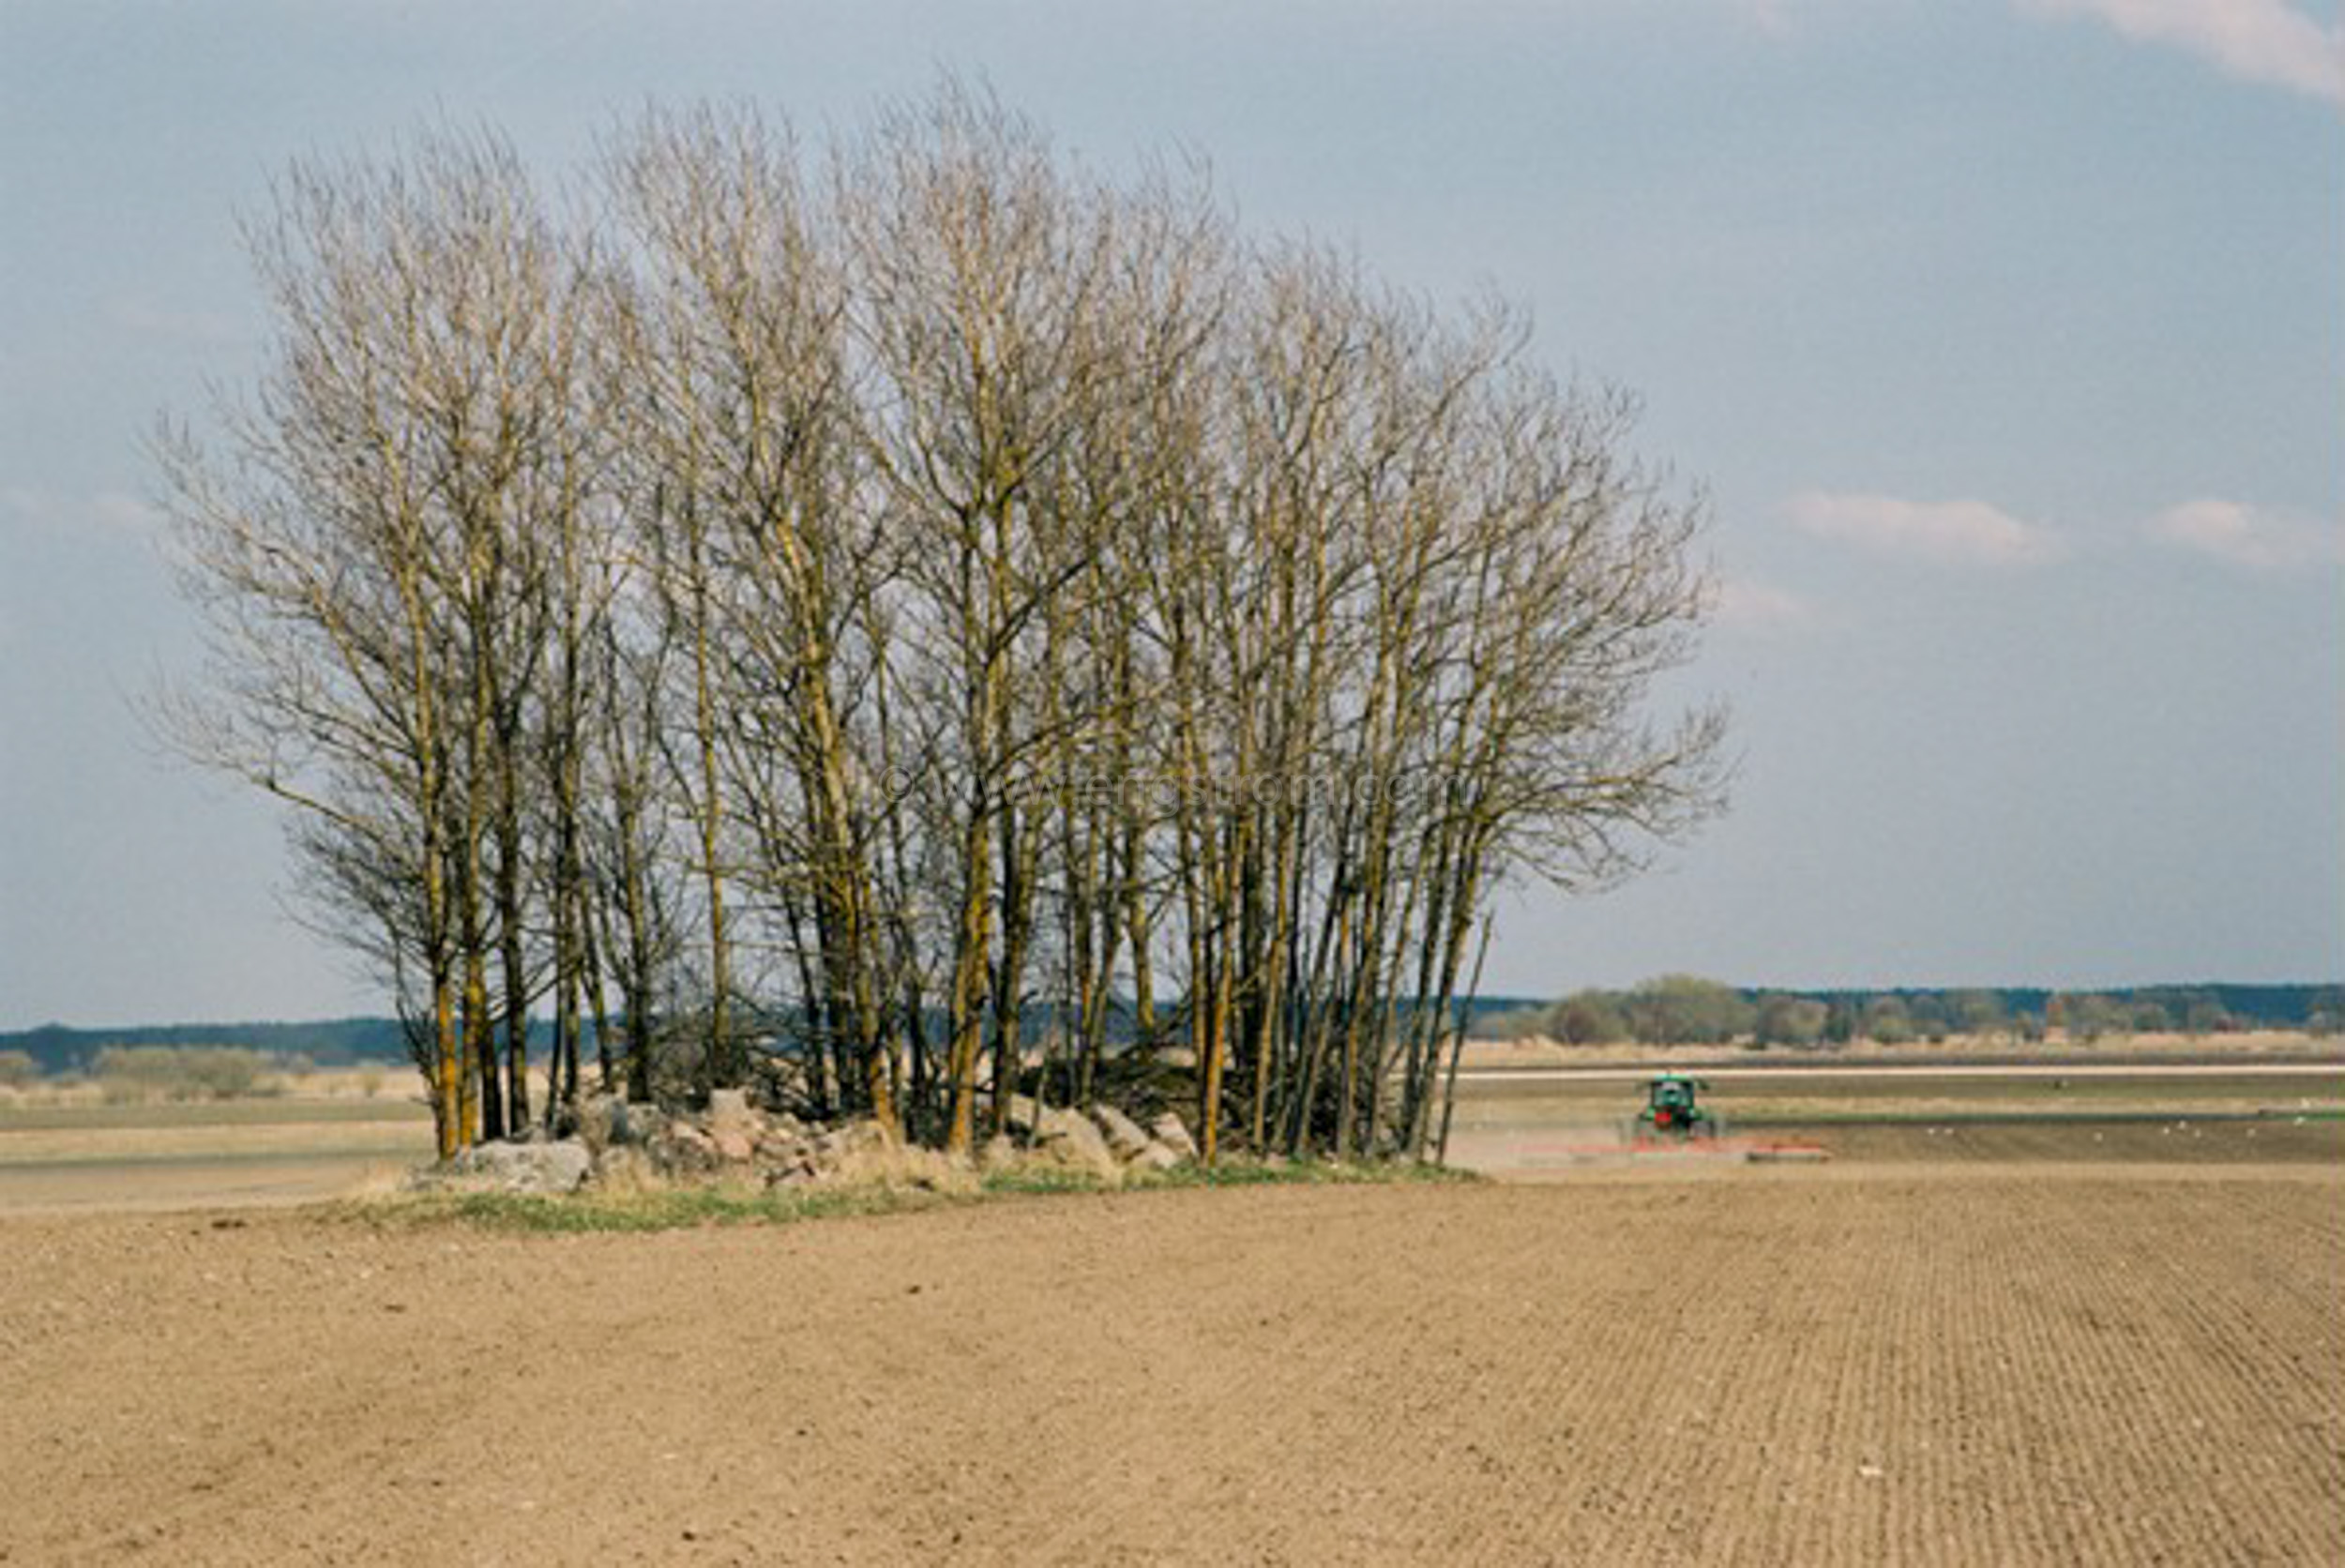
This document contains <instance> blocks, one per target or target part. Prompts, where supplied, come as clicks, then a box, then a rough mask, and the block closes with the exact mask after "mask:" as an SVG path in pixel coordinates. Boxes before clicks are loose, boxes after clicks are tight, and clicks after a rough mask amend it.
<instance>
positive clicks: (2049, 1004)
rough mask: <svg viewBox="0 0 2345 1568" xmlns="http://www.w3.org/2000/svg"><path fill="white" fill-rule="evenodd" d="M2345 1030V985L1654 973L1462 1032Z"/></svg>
mask: <svg viewBox="0 0 2345 1568" xmlns="http://www.w3.org/2000/svg"><path fill="white" fill-rule="evenodd" d="M2340 1028H2345V987H2340V986H2333V985H2332V986H2313V985H2288V986H2242V985H2226V984H2219V983H2211V984H2203V985H2189V986H2139V987H2126V988H2118V989H2111V990H2092V991H2087V990H2051V989H2047V988H2041V987H2001V988H1995V987H1960V988H1899V989H1895V990H1764V989H1753V988H1747V987H1734V986H1729V985H1726V984H1724V983H1722V982H1719V981H1716V980H1705V979H1702V978H1701V977H1699V976H1695V975H1685V974H1673V975H1663V976H1661V977H1659V978H1657V979H1653V980H1648V981H1645V982H1644V983H1642V984H1641V985H1639V986H1635V987H1632V988H1629V989H1627V990H1600V989H1591V990H1582V991H1575V992H1573V993H1572V994H1571V995H1569V996H1566V997H1562V998H1559V999H1557V1000H1555V1001H1553V1002H1546V1003H1494V1004H1492V1005H1491V1006H1490V1007H1487V1008H1485V1009H1482V1010H1480V1011H1478V1012H1477V1014H1476V1016H1475V1018H1474V1019H1473V1021H1472V1022H1471V1024H1470V1025H1469V1031H1470V1033H1473V1034H1474V1035H1475V1036H1476V1037H1479V1038H1482V1039H1492V1040H1505V1039H1516V1038H1521V1037H1523V1036H1526V1035H1541V1036H1545V1037H1547V1038H1550V1039H1555V1040H1562V1041H1564V1042H1566V1043H1567V1044H1573V1045H1610V1044H1619V1043H1627V1042H1637V1043H1641V1044H1652V1045H1723V1044H1727V1043H1729V1042H1732V1041H1737V1040H1740V1041H1746V1042H1748V1043H1750V1044H1753V1045H1759V1046H1777V1045H1779V1046H1792V1047H1802V1046H1827V1045H1842V1044H1846V1043H1848V1042H1850V1041H1853V1040H1873V1041H1878V1042H1880V1043H1883V1044H1886V1045H1899V1044H1904V1043H1906V1042H1909V1041H1914V1040H1941V1039H1946V1038H1949V1037H1952V1036H1956V1035H1963V1036H1989V1037H1995V1036H2002V1037H2005V1038H2009V1039H2012V1040H2016V1041H2033V1040H2041V1039H2044V1038H2046V1037H2047V1036H2048V1035H2050V1034H2054V1033H2057V1034H2059V1035H2060V1036H2062V1037H2063V1038H2066V1039H2071V1040H2076V1039H2083V1040H2094V1039H2102V1038H2108V1037H2112V1036H2123V1035H2132V1034H2167V1033H2183V1034H2223V1033H2238V1032H2241V1031H2246V1030H2255V1029H2300V1030H2307V1031H2309V1032H2311V1033H2319V1034H2333V1033H2337V1032H2338V1031H2339V1029H2340Z"/></svg>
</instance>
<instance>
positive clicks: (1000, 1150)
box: [409, 1089, 1197, 1194]
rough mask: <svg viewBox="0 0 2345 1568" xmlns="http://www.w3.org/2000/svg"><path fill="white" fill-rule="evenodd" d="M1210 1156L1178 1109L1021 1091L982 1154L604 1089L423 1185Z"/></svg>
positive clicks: (749, 1110)
mask: <svg viewBox="0 0 2345 1568" xmlns="http://www.w3.org/2000/svg"><path fill="white" fill-rule="evenodd" d="M1196 1158H1197V1144H1196V1140H1195V1139H1194V1138H1191V1137H1190V1135H1189V1131H1188V1127H1187V1126H1186V1125H1185V1124H1184V1123H1182V1121H1181V1119H1180V1118H1179V1117H1178V1116H1176V1115H1174V1114H1172V1112H1171V1111H1167V1112H1165V1113H1164V1114H1162V1115H1160V1116H1158V1117H1157V1118H1156V1120H1155V1121H1154V1122H1153V1123H1150V1124H1149V1125H1148V1126H1147V1127H1144V1128H1143V1127H1142V1126H1141V1125H1140V1123H1137V1122H1135V1121H1133V1120H1132V1119H1131V1118H1130V1117H1128V1116H1127V1115H1125V1114H1124V1113H1123V1112H1122V1111H1120V1110H1117V1109H1116V1108H1114V1107H1112V1106H1105V1105H1102V1106H1096V1107H1094V1108H1091V1109H1090V1110H1088V1111H1078V1110H1073V1109H1068V1108H1061V1107H1055V1106H1040V1105H1037V1104H1036V1102H1035V1101H1033V1100H1032V1099H1030V1098H1028V1097H1026V1096H1024V1095H1019V1096H1017V1097H1016V1098H1014V1099H1013V1100H1011V1102H1010V1108H1009V1133H1008V1134H1007V1135H1005V1136H1002V1137H998V1138H993V1139H992V1140H991V1142H989V1143H988V1144H986V1146H985V1147H984V1149H983V1150H982V1151H981V1152H980V1153H979V1154H978V1156H977V1158H976V1159H975V1160H974V1161H972V1160H966V1159H956V1158H954V1157H952V1156H949V1155H946V1154H945V1153H941V1152H940V1151H937V1150H934V1149H926V1148H921V1147H919V1146H917V1145H912V1144H906V1143H903V1142H901V1141H900V1140H898V1139H896V1138H892V1137H890V1136H889V1135H888V1134H887V1132H886V1131H885V1129H883V1128H882V1127H881V1126H880V1125H879V1124H878V1123H875V1122H870V1121H860V1122H843V1123H837V1124H835V1125H831V1126H824V1125H821V1124H819V1123H809V1122H804V1121H801V1120H799V1119H798V1118H797V1117H795V1116H793V1115H792V1114H790V1113H789V1112H788V1111H775V1110H766V1109H764V1108H761V1107H759V1106H756V1105H753V1104H751V1103H750V1101H749V1096H748V1095H747V1094H746V1093H743V1092H741V1091H739V1090H730V1089H720V1090H719V1091H717V1092H716V1093H713V1094H711V1095H710V1096H709V1097H708V1106H707V1108H706V1109H704V1110H698V1111H674V1110H665V1109H662V1108H658V1107H657V1106H649V1105H640V1104H639V1105H630V1104H628V1103H627V1102H626V1101H623V1100H620V1099H617V1098H615V1097H613V1096H612V1095H607V1094H597V1095H590V1096H588V1097H587V1098H586V1099H585V1100H583V1101H582V1102H581V1104H580V1106H579V1109H578V1125H577V1130H576V1132H575V1134H574V1135H573V1136H571V1137H568V1138H550V1139H549V1138H539V1139H537V1140H534V1141H530V1142H511V1143H507V1142H496V1143H484V1144H480V1145H478V1146H477V1147H475V1148H472V1149H468V1150H465V1151H464V1152H463V1153H461V1154H458V1155H457V1156H456V1157H455V1158H454V1159H452V1160H449V1161H447V1162H446V1163H445V1164H441V1165H436V1166H431V1167H428V1168H424V1169H421V1170H418V1171H416V1173H415V1174H414V1176H413V1177H412V1178H411V1179H410V1181H409V1185H410V1186H411V1187H412V1188H415V1189H416V1190H422V1191H435V1192H501V1193H519V1194H556V1193H567V1192H577V1191H579V1190H581V1189H582V1188H585V1187H589V1186H593V1187H598V1188H602V1189H604V1190H608V1191H618V1192H625V1191H630V1190H641V1189H643V1188H647V1187H656V1186H668V1185H676V1184H693V1183H706V1184H724V1185H730V1186H739V1187H767V1188H770V1187H794V1186H810V1185H821V1184H830V1185H840V1186H857V1185H860V1186H904V1187H918V1188H924V1189H928V1190H931V1191H943V1192H949V1191H967V1190H971V1189H974V1188H975V1187H976V1185H977V1184H978V1183H979V1181H980V1180H981V1179H982V1178H983V1177H984V1176H986V1175H990V1174H992V1173H995V1172H998V1171H1005V1170H1015V1169H1018V1168H1028V1169H1039V1170H1064V1171H1079V1172H1082V1173H1084V1174H1086V1175H1089V1176H1091V1177H1093V1178H1094V1179H1096V1180H1097V1181H1098V1182H1099V1183H1101V1184H1103V1185H1111V1186H1112V1185H1115V1184H1119V1183H1121V1182H1123V1181H1124V1180H1125V1179H1126V1176H1127V1173H1128V1172H1154V1171H1166V1170H1172V1169H1175V1168H1179V1167H1181V1166H1183V1165H1188V1164H1190V1163H1192V1162H1194V1161H1195V1160H1196Z"/></svg>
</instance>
